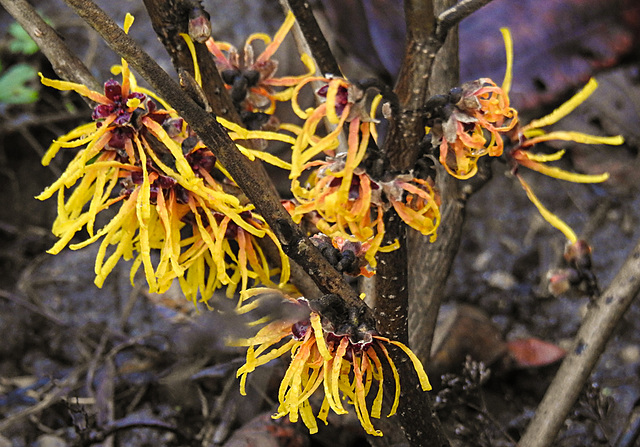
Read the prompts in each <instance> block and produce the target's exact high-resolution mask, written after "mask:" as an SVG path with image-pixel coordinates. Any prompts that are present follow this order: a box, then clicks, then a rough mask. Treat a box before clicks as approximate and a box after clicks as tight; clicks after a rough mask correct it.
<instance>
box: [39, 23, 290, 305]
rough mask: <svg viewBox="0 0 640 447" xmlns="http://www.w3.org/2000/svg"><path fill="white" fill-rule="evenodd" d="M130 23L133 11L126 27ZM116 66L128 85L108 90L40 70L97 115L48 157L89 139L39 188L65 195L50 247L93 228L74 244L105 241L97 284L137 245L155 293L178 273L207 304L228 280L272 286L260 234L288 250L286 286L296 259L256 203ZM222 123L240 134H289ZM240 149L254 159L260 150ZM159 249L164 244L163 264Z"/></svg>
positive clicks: (283, 267) (230, 289) (110, 84)
mask: <svg viewBox="0 0 640 447" xmlns="http://www.w3.org/2000/svg"><path fill="white" fill-rule="evenodd" d="M132 22H133V18H132V16H130V15H128V16H127V19H126V21H125V30H128V28H129V27H130V26H131V24H132ZM115 71H116V72H118V71H119V72H121V74H122V83H119V82H117V81H114V80H110V81H107V82H106V83H105V91H104V94H101V93H98V92H93V91H91V90H89V89H88V88H87V87H85V86H83V85H80V84H74V83H71V82H64V81H55V80H51V79H47V78H44V77H42V76H41V78H42V83H43V84H45V85H47V86H50V87H54V88H57V89H60V90H73V91H76V92H77V93H79V94H81V95H83V96H85V97H87V98H89V99H91V100H92V101H94V102H96V103H97V105H96V106H95V108H94V112H93V115H92V117H93V119H94V121H93V122H91V123H89V124H86V125H82V126H80V127H78V128H76V129H74V130H72V131H71V132H69V133H68V134H67V135H64V136H63V137H61V138H59V139H58V140H57V141H55V142H54V143H53V144H52V145H51V147H50V148H49V150H48V152H47V153H46V155H45V156H44V159H43V163H44V164H48V163H49V162H50V161H51V159H52V158H53V157H54V156H55V155H56V154H57V153H58V151H59V150H60V149H61V148H73V147H82V149H81V150H80V151H79V152H78V153H77V154H76V156H75V158H74V159H73V160H72V161H71V163H70V164H69V165H68V167H67V169H66V170H65V172H64V173H63V175H62V176H61V177H60V178H59V179H58V180H56V181H55V182H54V183H53V184H52V185H51V186H50V187H48V188H47V189H46V190H45V191H44V192H43V193H42V194H40V195H39V196H38V199H41V200H45V199H48V198H50V197H52V196H53V195H54V194H56V193H57V197H58V216H57V218H56V220H55V222H54V225H53V232H54V234H55V235H56V236H58V237H59V238H60V240H59V241H58V242H57V243H56V244H55V245H54V246H53V247H52V248H51V249H50V250H49V252H50V253H53V254H55V253H58V252H60V250H62V249H63V248H64V247H66V246H67V245H68V244H69V243H70V242H71V240H72V238H73V237H74V236H75V235H76V234H77V233H78V232H79V231H81V230H82V229H85V230H86V232H87V233H88V235H89V237H88V238H87V239H86V240H85V241H83V242H80V243H76V244H71V246H70V247H71V248H72V249H79V248H82V247H85V246H87V245H89V244H92V243H94V242H96V241H98V240H100V239H102V242H101V243H100V248H99V250H98V255H97V257H96V264H95V273H96V280H95V282H96V284H97V285H98V286H101V285H102V284H103V282H104V280H105V279H106V277H107V276H108V275H109V273H110V272H111V271H112V269H113V268H114V266H115V265H116V263H117V262H118V260H119V259H121V258H124V259H131V258H133V257H134V254H135V253H137V254H136V255H135V260H134V263H133V266H132V269H131V277H132V279H133V276H134V274H135V272H136V271H137V270H138V269H139V267H140V266H142V267H143V269H144V272H145V277H146V280H147V282H148V284H149V288H150V290H151V291H152V292H162V291H164V290H166V289H167V288H168V287H169V286H170V284H171V282H172V281H173V280H174V279H175V278H178V279H179V281H180V284H181V286H182V289H183V291H184V293H185V295H186V296H187V297H188V298H189V299H191V300H193V301H194V302H195V301H196V300H197V299H198V297H200V299H201V300H202V301H204V302H206V301H208V300H209V298H210V297H211V296H212V294H213V291H214V290H215V289H216V288H219V287H221V286H223V285H226V286H227V294H228V295H230V296H231V295H233V293H234V291H235V290H236V288H237V287H238V285H240V288H241V289H243V290H244V289H246V288H248V287H249V285H250V284H249V279H251V280H255V282H262V283H265V284H271V285H274V284H273V283H272V281H271V277H272V276H273V275H274V273H276V271H275V270H276V269H275V268H271V267H270V266H269V265H270V264H269V263H268V262H267V259H266V257H265V255H264V253H263V250H262V248H261V247H260V239H263V238H267V239H270V240H271V241H272V243H274V244H275V245H276V246H277V247H278V249H279V251H280V281H279V282H280V284H285V283H286V282H287V281H288V277H289V263H288V258H287V257H286V256H285V255H284V253H283V252H282V250H281V248H280V245H279V243H278V241H277V239H276V238H275V236H274V234H273V232H272V231H271V230H270V229H269V228H268V226H267V225H266V224H265V222H264V220H263V219H262V218H261V217H260V216H259V215H257V214H255V213H254V212H252V208H253V206H252V205H248V204H244V203H242V202H241V201H240V199H239V198H238V197H236V195H234V194H231V193H229V192H228V190H229V189H231V188H233V185H234V183H233V181H232V179H231V178H230V177H229V176H228V174H226V171H225V170H224V168H223V167H222V166H220V165H219V163H217V160H216V157H215V156H214V155H213V154H212V152H211V150H210V149H209V148H207V147H206V146H204V144H203V143H202V142H201V141H200V140H199V139H198V137H197V136H196V135H195V134H194V133H193V132H192V131H191V130H190V128H189V126H188V125H187V123H185V122H184V121H183V120H182V119H181V118H179V117H178V116H177V115H176V114H175V112H173V111H172V110H171V109H170V107H169V106H168V105H167V104H165V103H164V102H163V101H162V100H161V99H160V98H157V97H156V96H155V95H154V94H153V93H152V92H150V91H148V90H146V89H144V88H142V87H139V86H138V85H137V83H136V81H135V78H134V77H133V75H132V74H131V73H130V71H129V68H128V65H127V62H126V61H125V60H122V65H121V66H120V67H116V68H115ZM153 99H155V100H156V101H157V102H159V103H160V104H161V105H162V106H163V108H162V109H159V108H158V106H157V105H156V103H155V102H154V100H153ZM220 121H221V123H222V124H223V125H225V126H226V127H227V128H228V130H229V135H230V136H231V138H232V139H235V140H247V139H252V138H260V139H280V140H282V139H285V140H287V138H286V137H285V136H283V135H279V134H274V133H269V132H261V131H247V130H246V129H244V128H241V127H240V126H236V125H234V124H232V123H228V122H226V121H224V120H220ZM242 149H243V150H244V151H245V153H246V155H247V156H250V157H252V156H255V155H256V153H257V151H252V150H250V149H247V148H242ZM266 155H268V154H266ZM265 158H268V157H266V156H265ZM71 188H73V191H72V192H71V194H68V193H67V190H68V189H71ZM117 205H119V208H118V209H117V211H116V212H115V215H114V216H113V217H111V218H110V220H109V221H108V223H106V224H105V225H104V226H103V227H102V228H100V229H99V230H97V231H96V230H95V228H94V227H95V224H96V220H97V219H98V218H99V215H104V214H107V213H103V212H104V211H106V210H108V209H113V208H115V207H116V206H117ZM101 213H102V214H101ZM152 250H158V251H159V257H158V258H157V260H156V261H155V262H154V256H152Z"/></svg>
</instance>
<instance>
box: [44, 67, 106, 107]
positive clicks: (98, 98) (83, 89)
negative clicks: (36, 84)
mask: <svg viewBox="0 0 640 447" xmlns="http://www.w3.org/2000/svg"><path fill="white" fill-rule="evenodd" d="M38 76H40V82H42V84H43V85H46V86H47V87H53V88H55V89H58V90H73V91H74V92H76V93H79V94H80V95H82V96H85V97H87V98H89V99H91V100H92V101H95V102H99V103H100V104H112V101H111V100H110V99H109V98H107V97H106V96H104V95H102V94H100V93H98V92H94V91H93V90H90V89H89V87H87V86H86V85H82V84H76V83H75V82H68V81H56V80H55V79H49V78H45V77H44V76H43V75H42V73H38Z"/></svg>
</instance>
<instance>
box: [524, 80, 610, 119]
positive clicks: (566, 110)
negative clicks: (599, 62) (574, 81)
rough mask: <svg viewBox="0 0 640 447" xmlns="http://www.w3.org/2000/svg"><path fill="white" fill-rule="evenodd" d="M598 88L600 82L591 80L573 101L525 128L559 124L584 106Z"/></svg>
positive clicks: (570, 100) (573, 97) (574, 96)
mask: <svg viewBox="0 0 640 447" xmlns="http://www.w3.org/2000/svg"><path fill="white" fill-rule="evenodd" d="M597 88H598V82H597V81H596V80H595V79H594V78H591V79H589V82H587V85H585V86H584V87H583V88H582V90H580V91H579V92H578V93H576V94H575V95H573V96H572V97H571V99H569V100H568V101H567V102H565V103H564V104H562V105H561V106H560V107H558V108H557V109H555V110H554V111H553V112H551V113H550V114H549V115H547V116H544V117H542V118H539V119H537V120H533V121H531V122H530V123H529V124H527V125H526V126H525V127H524V130H526V129H537V128H540V127H545V126H549V125H551V124H554V123H557V122H558V121H560V120H561V119H562V118H564V117H565V116H567V115H568V114H570V113H571V112H573V110H574V109H575V108H576V107H578V106H579V105H580V104H582V103H583V102H584V101H585V100H586V99H587V98H588V97H589V96H591V94H592V93H593V92H594V91H595V90H596V89H597Z"/></svg>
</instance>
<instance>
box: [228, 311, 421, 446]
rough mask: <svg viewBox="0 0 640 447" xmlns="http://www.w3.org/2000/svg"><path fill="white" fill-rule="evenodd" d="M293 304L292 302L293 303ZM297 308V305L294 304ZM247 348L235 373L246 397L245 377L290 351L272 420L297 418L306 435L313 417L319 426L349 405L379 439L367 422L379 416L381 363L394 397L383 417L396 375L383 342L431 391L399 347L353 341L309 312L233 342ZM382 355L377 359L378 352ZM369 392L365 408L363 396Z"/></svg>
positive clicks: (378, 340) (373, 339)
mask: <svg viewBox="0 0 640 447" xmlns="http://www.w3.org/2000/svg"><path fill="white" fill-rule="evenodd" d="M293 301H295V300H293ZM299 305H300V306H303V305H304V303H303V302H299ZM233 344H234V345H236V346H248V350H247V356H246V363H245V365H244V366H242V367H241V368H240V369H239V370H238V373H237V375H238V377H240V392H241V394H243V395H245V394H246V379H247V374H249V373H250V372H252V371H254V370H255V369H256V368H257V367H259V366H261V365H264V364H266V363H268V362H270V361H271V360H274V359H276V358H278V357H281V356H283V355H285V354H287V353H289V352H290V353H291V363H290V364H289V367H288V369H287V371H286V373H285V375H284V378H283V379H282V382H281V384H280V388H279V391H278V401H279V407H278V410H277V413H276V414H275V415H273V418H280V417H283V416H287V415H288V416H289V420H290V421H291V422H296V421H297V420H298V419H299V418H300V419H302V421H303V422H304V424H305V425H306V426H307V428H308V429H309V431H310V432H311V433H316V432H317V431H318V425H317V422H316V417H317V419H320V420H321V421H323V422H324V423H325V424H326V423H327V416H328V414H329V410H333V411H334V412H335V413H336V414H346V413H347V412H348V410H347V409H346V408H345V406H346V404H347V403H348V404H351V405H353V407H354V409H355V412H356V415H357V416H358V419H359V420H360V423H361V424H362V427H363V428H364V430H365V431H366V432H367V433H369V434H371V435H374V436H382V432H381V431H380V430H376V429H375V427H374V426H373V424H372V422H371V418H372V417H373V418H380V416H381V413H382V400H383V394H384V390H383V388H384V381H385V380H386V379H385V376H384V372H383V366H382V362H383V361H385V360H386V362H387V363H388V365H389V367H390V370H391V372H392V375H393V381H394V383H395V395H394V399H393V404H392V407H391V409H390V411H389V413H388V416H391V415H393V414H394V413H395V412H396V409H397V407H398V402H399V398H400V377H399V374H398V371H397V369H396V366H395V364H394V362H393V360H392V359H391V357H390V355H389V352H388V350H387V347H386V346H385V345H386V344H392V345H395V346H397V347H399V348H400V349H401V350H402V351H403V352H404V353H405V354H406V355H407V357H409V359H410V360H411V362H412V363H413V366H414V368H415V370H416V373H417V374H418V378H419V380H420V385H421V387H422V390H423V391H427V390H430V389H431V385H430V384H429V380H428V378H427V375H426V373H425V372H424V369H423V367H422V364H421V363H420V361H419V360H418V359H417V357H416V356H415V355H414V354H413V353H412V352H411V350H410V349H409V348H407V347H406V346H405V345H403V344H402V343H399V342H397V341H393V340H389V339H387V338H385V337H380V336H378V335H375V333H370V334H369V336H368V337H366V338H365V339H364V340H359V341H353V340H352V337H350V336H349V335H340V334H337V333H336V332H335V330H334V328H333V327H332V326H331V324H330V323H328V322H327V321H323V320H322V318H321V317H320V315H318V314H317V313H315V312H311V313H310V316H309V318H308V319H305V320H302V321H297V322H293V323H292V322H291V321H275V322H273V323H270V324H268V325H267V326H265V327H263V328H262V329H261V330H260V331H259V332H258V333H257V334H256V335H255V336H254V337H252V338H249V339H244V340H236V341H234V342H233ZM380 352H381V353H382V355H383V357H382V358H380V357H379V356H378V353H380ZM318 390H322V392H324V399H323V401H322V405H321V407H320V409H319V410H318V412H317V413H316V415H317V416H316V415H314V410H313V408H312V407H311V404H310V403H309V399H310V398H311V396H312V395H314V393H316V392H319V391H318ZM370 393H375V397H374V399H373V402H372V403H371V404H367V400H366V399H367V396H368V395H369V394H370Z"/></svg>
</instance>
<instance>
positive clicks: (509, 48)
mask: <svg viewBox="0 0 640 447" xmlns="http://www.w3.org/2000/svg"><path fill="white" fill-rule="evenodd" d="M500 32H501V33H502V38H503V39H504V50H505V52H506V55H507V68H506V70H505V72H504V80H503V81H502V91H503V92H504V94H505V95H506V96H509V90H511V80H512V77H513V39H511V31H509V28H500Z"/></svg>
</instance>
